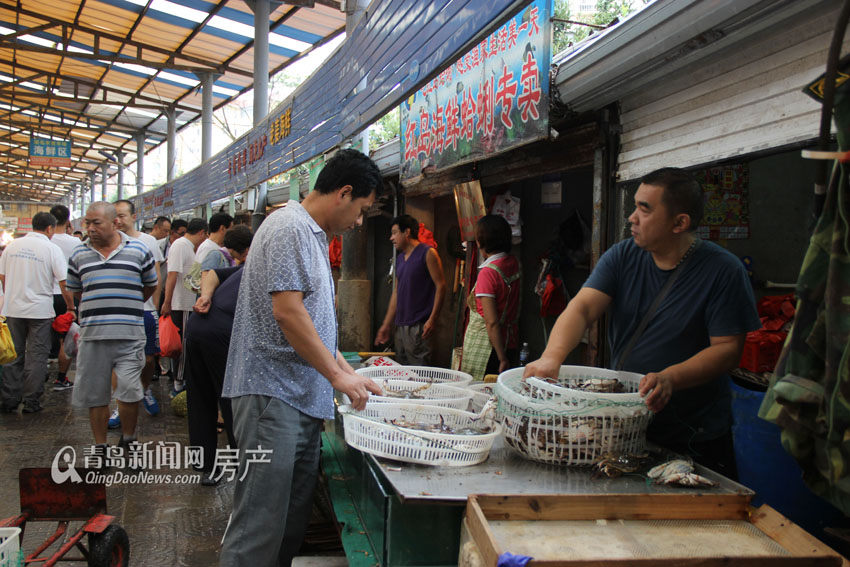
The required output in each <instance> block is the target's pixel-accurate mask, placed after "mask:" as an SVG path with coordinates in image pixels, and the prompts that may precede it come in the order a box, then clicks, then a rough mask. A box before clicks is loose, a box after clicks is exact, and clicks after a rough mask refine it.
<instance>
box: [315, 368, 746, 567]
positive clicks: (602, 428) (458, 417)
mask: <svg viewBox="0 0 850 567" xmlns="http://www.w3.org/2000/svg"><path fill="white" fill-rule="evenodd" d="M402 368H410V367H402ZM571 368H572V369H575V368H579V367H564V370H563V371H562V376H561V377H560V378H559V380H558V381H557V382H556V383H555V384H544V383H543V381H540V380H538V381H536V382H535V381H531V384H527V382H529V381H524V382H526V383H521V382H523V381H521V380H519V379H518V376H519V375H517V374H516V373H514V374H511V372H512V371H508V372H506V373H503V374H502V375H501V376H500V378H499V382H498V384H496V385H495V388H494V393H495V394H496V396H495V398H498V405H494V404H496V401H495V399H493V400H491V401H490V402H488V403H485V404H484V406H485V407H483V408H480V406H478V407H479V408H480V409H481V411H480V412H479V413H477V414H473V413H470V412H466V411H463V410H460V409H456V408H449V407H446V408H443V407H441V406H440V405H438V404H436V405H435V404H431V405H428V404H421V405H416V404H417V403H418V402H419V400H418V399H417V398H416V397H411V395H407V394H402V395H401V396H400V397H401V399H399V396H390V397H389V399H387V400H385V401H377V402H370V404H369V406H367V407H368V408H369V411H367V412H360V413H361V414H362V415H359V416H355V415H354V413H356V412H352V411H351V410H350V409H349V408H347V407H346V405H345V404H346V402H347V400H345V399H342V398H340V399H338V403H339V405H340V412H339V415H338V416H337V419H336V420H335V422H334V423H333V427H332V428H329V429H328V431H326V434H325V442H326V443H325V448H324V451H323V459H324V467H325V473H326V475H327V476H328V477H329V479H330V483H331V485H332V494H333V493H334V492H333V490H334V489H333V487H334V486H335V487H336V489H335V490H336V491H337V495H336V496H335V500H337V496H339V495H342V494H343V493H344V496H345V498H343V500H344V501H345V502H344V503H343V504H340V503H335V506H337V509H338V511H340V510H342V509H343V508H344V509H345V510H344V511H345V512H346V513H348V514H349V518H351V519H352V520H351V521H352V522H354V524H356V529H355V528H353V527H352V526H349V525H347V526H346V528H345V530H344V531H343V534H344V535H343V541H344V543H346V542H345V538H346V532H348V533H349V535H351V536H352V537H355V538H359V539H358V543H357V546H358V547H357V548H356V550H355V553H354V555H352V554H351V553H349V554H348V556H349V562H350V563H351V564H352V565H355V564H360V565H385V566H406V565H411V566H412V565H434V566H436V565H457V564H458V558H459V552H460V544H461V533H462V526H463V517H464V511H465V510H466V506H467V501H468V499H469V497H470V495H476V494H487V495H490V496H494V495H495V496H498V495H503V496H505V497H509V496H534V497H535V498H536V499H545V498H547V497H553V498H562V497H564V495H574V496H580V495H585V496H593V497H595V498H603V499H605V500H606V501H608V502H609V507H614V508H616V506H617V502H619V501H621V500H623V501H628V500H629V499H633V498H635V497H656V496H660V497H675V496H676V495H679V496H681V495H686V497H687V498H697V499H699V498H702V500H701V501H702V502H706V503H708V502H710V501H711V499H712V498H720V499H724V498H727V499H729V498H731V499H735V500H736V501H739V503H740V502H749V500H750V498H752V496H753V493H752V491H750V490H749V489H747V488H746V487H744V486H742V485H740V484H738V483H736V482H733V481H731V480H729V479H727V478H725V477H723V476H721V475H719V474H717V473H714V472H713V471H710V470H708V469H705V468H703V467H701V466H699V465H694V464H693V463H691V462H689V461H687V460H684V459H681V458H680V457H679V456H677V455H675V454H672V453H669V452H666V451H664V450H662V449H658V448H655V447H652V446H646V444H645V436H644V435H643V431H642V430H641V427H645V426H644V425H642V424H643V423H645V422H646V421H648V420H647V419H646V415H645V412H644V411H643V409H642V407H641V406H639V405H637V404H634V403H633V399H630V398H629V394H630V393H634V392H633V390H634V388H633V387H632V383H633V381H634V377H632V376H627V375H625V376H624V374H627V373H619V374H620V376H618V378H617V382H616V384H615V383H613V382H612V383H611V384H613V385H614V388H615V389H613V390H609V389H608V386H607V385H606V386H603V387H602V388H601V390H602V391H599V388H598V387H597V386H599V384H602V383H604V382H605V380H608V379H609V377H608V376H598V375H596V376H594V377H593V380H592V381H593V382H595V385H593V386H590V387H588V384H589V382H588V380H587V377H586V376H584V377H583V376H581V375H579V374H580V373H579V374H575V372H573V374H571ZM364 370H365V369H364ZM593 371H594V373H596V374H598V373H599V372H602V373H605V372H607V371H604V370H602V371H600V370H599V369H593ZM396 372H397V373H398V372H402V373H403V372H406V371H404V370H398V371H396ZM443 372H444V373H448V372H449V371H443ZM520 372H521V370H520ZM373 377H374V378H375V379H380V377H379V376H378V375H375V376H373ZM383 378H384V379H391V380H398V379H405V377H404V376H400V375H392V374H390V375H387V374H383ZM452 381H454V378H451V377H449V378H446V380H438V381H435V382H434V383H435V384H436V383H439V384H449V383H451V382H452ZM491 386H492V385H491ZM457 387H461V388H463V387H467V388H469V385H468V381H467V383H466V384H460V385H459V386H458V385H453V388H457ZM564 387H571V389H573V390H576V392H573V393H571V394H570V395H569V396H567V397H565V393H564V391H563V390H564ZM623 387H625V391H624V390H623ZM417 388H420V389H421V386H416V387H408V388H406V389H407V390H408V391H410V390H411V389H413V390H415V389H417ZM397 389H399V390H400V389H401V388H397ZM506 389H507V390H506ZM386 390H387V389H386V388H385V392H386ZM425 390H427V388H425V389H421V390H420V391H425ZM630 390H631V391H630ZM470 391H471V392H473V398H472V399H471V400H470V403H471V404H472V406H473V407H474V406H475V404H474V401H475V394H480V393H481V391H482V389H481V388H475V387H473V388H472V390H470ZM508 391H510V392H513V393H514V394H522V395H521V396H520V395H517V396H514V397H511V395H510V393H508ZM450 394H451V395H452V396H454V395H455V394H456V392H450ZM440 395H441V396H444V395H446V393H444V392H442V393H440ZM521 398H523V399H525V401H526V402H527V401H528V400H536V401H535V402H534V403H533V404H532V405H533V407H526V408H517V407H512V406H511V404H510V403H507V402H512V403H513V404H514V405H516V404H522V403H523V400H522V399H521ZM562 398H563V399H562ZM451 399H457V398H456V397H452V398H451ZM576 399H578V400H579V401H578V402H576ZM479 400H480V396H479ZM506 400H507V402H506ZM401 402H405V403H401ZM381 404H385V405H386V407H385V408H382V409H379V410H378V409H376V408H377V407H378V406H379V405H381ZM488 404H489V408H488V407H487V406H488ZM564 404H566V405H570V406H571V408H572V409H571V410H570V411H567V412H560V413H558V412H553V411H552V410H553V408H555V407H556V406H557V407H562V406H563V405H564ZM405 407H406V408H407V409H404V408H405ZM494 408H496V409H495V412H494V413H495V415H496V417H494V419H493V425H492V428H491V429H488V428H487V426H483V425H482V423H481V422H476V420H478V419H481V417H480V416H483V415H484V414H486V413H487V412H488V411H490V410H493V409H494ZM469 416H473V417H472V418H469ZM475 416H478V417H475ZM470 419H472V420H473V421H472V422H470V421H469V420H470ZM617 420H626V421H625V422H621V423H618V422H617ZM356 421H366V422H369V421H371V422H376V423H374V424H375V425H379V424H382V425H385V426H387V427H388V428H389V429H388V430H387V431H383V432H382V431H378V430H377V429H376V430H374V431H372V432H367V433H366V434H365V435H366V437H369V436H371V437H373V438H374V439H391V438H392V435H393V434H395V433H397V432H398V431H401V432H402V435H408V436H412V437H415V438H416V439H417V441H416V442H415V443H408V444H407V445H408V446H407V448H402V446H403V445H405V443H403V442H401V441H399V438H398V437H395V438H392V439H394V440H393V441H392V442H391V443H390V444H389V445H385V446H381V447H378V446H376V445H369V444H368V443H367V442H366V441H363V440H359V441H358V440H355V439H354V437H356V435H352V429H353V428H354V425H353V424H354V423H355V422H356ZM429 423H430V424H431V425H428V424H429ZM414 424H415V427H413V425H414ZM475 428H480V429H479V430H477V431H473V430H472V429H475ZM411 430H413V432H411ZM441 435H442V436H445V438H441V437H440V436H441ZM449 438H450V439H451V442H453V443H457V444H460V445H457V444H456V445H454V446H450V447H448V454H449V455H451V453H452V452H457V451H460V452H465V453H470V454H474V455H476V457H475V458H474V459H472V460H471V461H469V462H463V463H458V462H451V460H452V457H446V453H445V452H444V453H439V452H434V453H427V450H428V449H430V448H434V447H438V448H443V447H445V446H446V443H448V442H449ZM472 438H478V440H479V441H481V442H483V441H485V440H487V441H488V444H487V450H486V451H483V450H482V449H481V448H480V447H481V443H478V444H477V445H475V446H474V447H473V445H472V444H471V439H472ZM346 440H349V443H346ZM355 447H356V448H355ZM370 447H371V448H370ZM388 447H390V448H388ZM361 449H363V450H361ZM386 451H390V453H386ZM482 455H483V458H482ZM421 463H431V464H421ZM564 464H572V465H581V466H563V465H564ZM435 465H436V466H435ZM739 505H740V504H739ZM355 516H356V518H355ZM357 522H359V524H358V523H357ZM346 547H347V548H349V546H348V545H347V546H346ZM360 559H362V561H360Z"/></svg>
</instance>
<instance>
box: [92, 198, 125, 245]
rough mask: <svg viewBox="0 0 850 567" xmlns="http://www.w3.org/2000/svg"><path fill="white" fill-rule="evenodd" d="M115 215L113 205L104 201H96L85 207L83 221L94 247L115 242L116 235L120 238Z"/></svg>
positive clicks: (116, 215)
mask: <svg viewBox="0 0 850 567" xmlns="http://www.w3.org/2000/svg"><path fill="white" fill-rule="evenodd" d="M117 217H118V214H117V212H116V211H115V205H113V204H112V203H107V202H106V201H96V202H94V203H92V204H91V205H89V208H88V209H86V216H85V218H84V219H83V223H84V224H85V227H86V230H88V233H89V238H90V239H91V242H92V244H94V245H95V247H108V246H110V245H112V244H114V243H115V238H116V237H118V239H119V240H120V238H121V237H120V236H119V235H118V227H117V226H116V225H117V223H116V218H117Z"/></svg>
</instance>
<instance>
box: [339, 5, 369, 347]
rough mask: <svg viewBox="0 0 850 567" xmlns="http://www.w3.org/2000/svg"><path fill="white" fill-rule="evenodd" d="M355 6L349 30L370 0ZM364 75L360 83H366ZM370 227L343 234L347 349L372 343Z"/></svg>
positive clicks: (365, 142)
mask: <svg viewBox="0 0 850 567" xmlns="http://www.w3.org/2000/svg"><path fill="white" fill-rule="evenodd" d="M346 4H347V5H348V6H351V7H352V8H353V9H352V11H351V12H348V13H347V14H346V18H345V31H346V33H349V34H350V33H351V31H352V30H353V29H354V28H355V27H356V26H357V24H358V22H360V20H361V19H362V18H363V16H364V15H365V14H366V7H367V5H368V1H367V0H356V1H353V2H347V3H346ZM365 83H366V78H365V77H364V78H363V79H362V80H361V82H360V86H361V87H363V86H365ZM358 138H359V140H360V141H361V142H362V146H361V148H360V149H361V151H362V152H363V153H365V154H366V155H368V154H369V131H368V129H367V130H365V131H364V132H362V133H361V134H359V135H358V136H357V137H356V138H355V140H352V141H353V142H355V145H356V140H357V139H358ZM368 241H369V230H368V225H367V219H363V225H362V226H360V227H359V228H356V229H355V230H350V231H348V232H346V233H345V236H343V238H342V266H341V268H340V278H339V283H338V288H339V301H338V302H337V304H338V306H339V307H338V314H337V315H338V319H339V344H340V349H341V350H345V351H361V350H369V346H370V345H371V344H372V336H373V335H372V282H371V281H370V279H369V274H368V267H367V266H368V257H369V256H368V252H369V248H368Z"/></svg>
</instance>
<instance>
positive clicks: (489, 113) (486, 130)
mask: <svg viewBox="0 0 850 567" xmlns="http://www.w3.org/2000/svg"><path fill="white" fill-rule="evenodd" d="M478 116H479V118H478V126H477V127H476V128H475V132H476V133H478V132H482V131H483V135H484V136H492V135H493V127H494V124H493V122H494V121H493V79H487V80H486V81H484V84H483V85H481V88H480V89H479V90H478Z"/></svg>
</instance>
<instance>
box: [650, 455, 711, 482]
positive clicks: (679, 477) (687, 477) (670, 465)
mask: <svg viewBox="0 0 850 567" xmlns="http://www.w3.org/2000/svg"><path fill="white" fill-rule="evenodd" d="M647 476H648V477H649V478H651V479H653V480H654V481H655V483H656V484H667V485H672V486H715V485H716V484H717V483H716V482H714V481H713V480H709V479H707V478H705V477H704V476H701V475H698V474H697V473H696V472H694V464H693V463H692V462H691V461H688V460H685V459H675V460H673V461H668V462H666V463H663V464H660V465H658V466H657V467H653V468H651V469H650V470H649V472H648V473H647Z"/></svg>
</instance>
